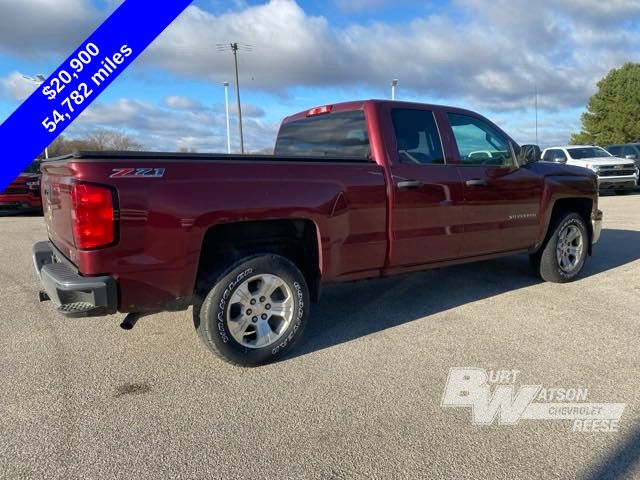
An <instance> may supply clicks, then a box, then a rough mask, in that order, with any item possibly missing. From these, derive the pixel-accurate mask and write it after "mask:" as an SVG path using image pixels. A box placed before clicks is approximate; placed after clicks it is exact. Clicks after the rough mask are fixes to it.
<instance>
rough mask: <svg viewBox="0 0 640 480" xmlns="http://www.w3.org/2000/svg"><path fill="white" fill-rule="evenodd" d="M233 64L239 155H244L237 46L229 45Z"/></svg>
mask: <svg viewBox="0 0 640 480" xmlns="http://www.w3.org/2000/svg"><path fill="white" fill-rule="evenodd" d="M231 51H232V52H233V62H234V64H235V67H236V99H237V100H238V128H239V129H240V153H242V154H244V135H243V134H242V105H240V78H239V76H238V44H237V43H232V44H231Z"/></svg>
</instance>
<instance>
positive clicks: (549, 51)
mask: <svg viewBox="0 0 640 480" xmlns="http://www.w3.org/2000/svg"><path fill="white" fill-rule="evenodd" d="M372 3H373V4H376V5H378V4H380V1H378V0H358V1H357V2H356V4H354V6H356V7H358V6H365V5H372ZM605 3H606V6H601V5H600V4H599V3H598V2H596V1H595V0H563V1H557V0H556V1H552V0H541V1H540V2H538V3H537V4H536V9H535V12H533V13H532V10H531V6H530V3H529V2H528V1H525V0H509V1H507V0H497V1H496V2H494V4H492V8H490V9H487V4H486V2H485V1H484V0H456V4H457V5H458V6H459V7H461V8H464V9H465V11H466V12H467V13H468V14H469V18H468V19H465V20H464V21H461V20H460V19H458V18H457V17H455V18H454V17H447V16H443V15H431V16H428V17H424V18H417V19H415V20H413V21H411V22H408V23H394V24H387V23H382V22H376V23H370V24H367V25H366V26H365V25H357V24H354V25H351V26H348V27H346V28H342V29H338V28H332V27H331V25H330V24H329V22H328V21H327V19H325V18H324V17H318V16H311V15H308V14H307V13H306V12H305V11H304V10H303V9H302V8H301V7H300V6H299V5H298V4H297V3H295V2H294V1H293V0H271V1H270V2H268V3H266V4H263V5H259V6H252V7H248V8H245V9H244V10H242V11H229V12H227V13H224V14H221V15H218V16H215V15H212V14H210V13H208V12H206V11H204V10H202V9H200V8H198V7H196V6H192V7H189V8H188V9H187V11H186V12H185V13H184V14H183V15H182V16H181V17H180V18H179V19H178V20H177V21H176V22H175V23H174V24H173V25H172V26H171V27H169V29H168V30H167V31H166V32H165V33H164V34H163V35H162V36H161V37H160V39H159V40H158V41H157V42H156V43H155V44H154V45H153V46H152V47H151V49H150V50H149V51H148V52H147V53H145V55H144V61H146V62H150V63H153V64H156V65H159V66H161V67H162V68H164V69H166V70H169V71H172V72H173V73H175V74H176V75H184V76H190V77H199V78H202V77H204V78H209V79H210V80H211V81H214V82H222V81H226V80H229V77H230V76H231V75H230V74H231V72H232V57H231V54H230V53H228V52H222V53H220V52H217V51H216V49H215V45H216V44H219V43H228V42H230V41H237V42H240V43H244V44H250V45H253V51H251V52H240V71H241V76H242V78H241V80H242V83H243V85H244V86H246V87H247V88H253V89H262V90H266V91H271V92H280V93H281V92H284V91H286V90H287V89H288V88H290V87H292V86H300V85H302V86H308V87H328V86H333V87H365V88H372V87H374V88H375V87H378V88H384V87H383V86H384V85H386V84H387V83H388V81H389V79H391V78H393V77H395V78H399V79H400V82H401V83H400V85H401V88H403V89H409V90H410V91H411V92H413V93H417V94H421V95H424V96H431V97H435V98H443V99H453V100H452V103H454V102H455V101H456V99H457V100H464V101H467V102H469V103H472V104H475V105H477V106H478V107H482V108H492V109H503V108H506V109H519V108H523V107H524V106H527V105H529V104H530V103H531V101H532V100H531V99H532V96H533V91H534V89H535V87H536V86H537V87H538V90H539V91H540V93H541V97H540V105H541V108H546V109H550V110H554V109H562V108H566V107H575V106H579V105H584V103H585V102H586V100H587V98H588V96H589V95H590V94H591V93H592V92H593V91H594V89H595V83H596V81H597V80H598V79H599V78H600V77H602V76H603V75H604V74H606V72H607V71H608V70H609V69H610V68H613V67H616V66H619V65H620V64H621V63H623V62H624V61H629V60H638V59H640V40H639V37H638V35H636V34H635V33H634V34H631V33H630V32H625V31H623V32H621V31H620V29H609V30H604V31H603V30H598V29H597V28H596V26H597V25H601V24H602V22H605V21H619V19H621V18H626V16H629V15H636V16H637V13H640V10H639V3H640V2H638V1H637V0H632V1H627V0H625V1H618V0H614V1H612V2H603V4H605ZM596 5H600V6H596ZM582 9H586V10H585V11H582ZM594 60H596V61H594Z"/></svg>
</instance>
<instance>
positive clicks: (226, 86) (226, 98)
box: [222, 82, 231, 153]
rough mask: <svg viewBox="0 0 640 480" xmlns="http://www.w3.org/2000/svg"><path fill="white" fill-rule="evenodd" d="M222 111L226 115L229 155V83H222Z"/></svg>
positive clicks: (229, 150) (228, 149) (228, 150)
mask: <svg viewBox="0 0 640 480" xmlns="http://www.w3.org/2000/svg"><path fill="white" fill-rule="evenodd" d="M222 85H224V109H225V112H226V115H227V153H231V132H230V131H229V82H224V83H223V84H222Z"/></svg>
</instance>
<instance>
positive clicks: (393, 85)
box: [391, 78, 398, 100]
mask: <svg viewBox="0 0 640 480" xmlns="http://www.w3.org/2000/svg"><path fill="white" fill-rule="evenodd" d="M397 86H398V80H397V79H396V78H394V79H393V80H391V100H395V99H396V87H397Z"/></svg>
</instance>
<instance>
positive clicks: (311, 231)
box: [194, 218, 322, 302]
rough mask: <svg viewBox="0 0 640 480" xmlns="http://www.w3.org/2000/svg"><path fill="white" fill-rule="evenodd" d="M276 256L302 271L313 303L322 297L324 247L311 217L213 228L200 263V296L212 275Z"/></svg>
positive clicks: (247, 222) (230, 224)
mask: <svg viewBox="0 0 640 480" xmlns="http://www.w3.org/2000/svg"><path fill="white" fill-rule="evenodd" d="M255 253H273V254H277V255H282V256H283V257H285V258H287V259H289V260H290V261H292V262H293V263H294V264H295V265H296V266H297V267H298V268H299V269H300V271H301V272H302V274H303V275H304V277H305V280H306V281H307V285H308V287H309V293H310V295H311V299H312V301H314V302H316V301H318V300H319V298H320V290H321V289H320V284H321V277H322V248H321V236H320V231H319V228H318V225H317V224H316V223H315V222H314V221H313V220H310V219H308V218H293V219H292V218H286V219H269V220H248V221H237V222H229V223H221V224H217V225H212V226H211V227H209V228H208V229H207V231H206V232H205V234H204V236H203V239H202V243H201V247H200V256H199V261H198V267H197V273H196V279H195V287H194V290H195V292H196V293H197V291H198V289H199V288H200V287H201V286H202V284H203V282H206V281H208V280H210V278H209V277H210V274H211V273H212V272H215V271H217V270H218V269H220V268H222V267H224V265H225V264H229V263H233V262H234V261H237V260H239V259H241V258H242V257H244V256H247V255H251V254H255Z"/></svg>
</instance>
